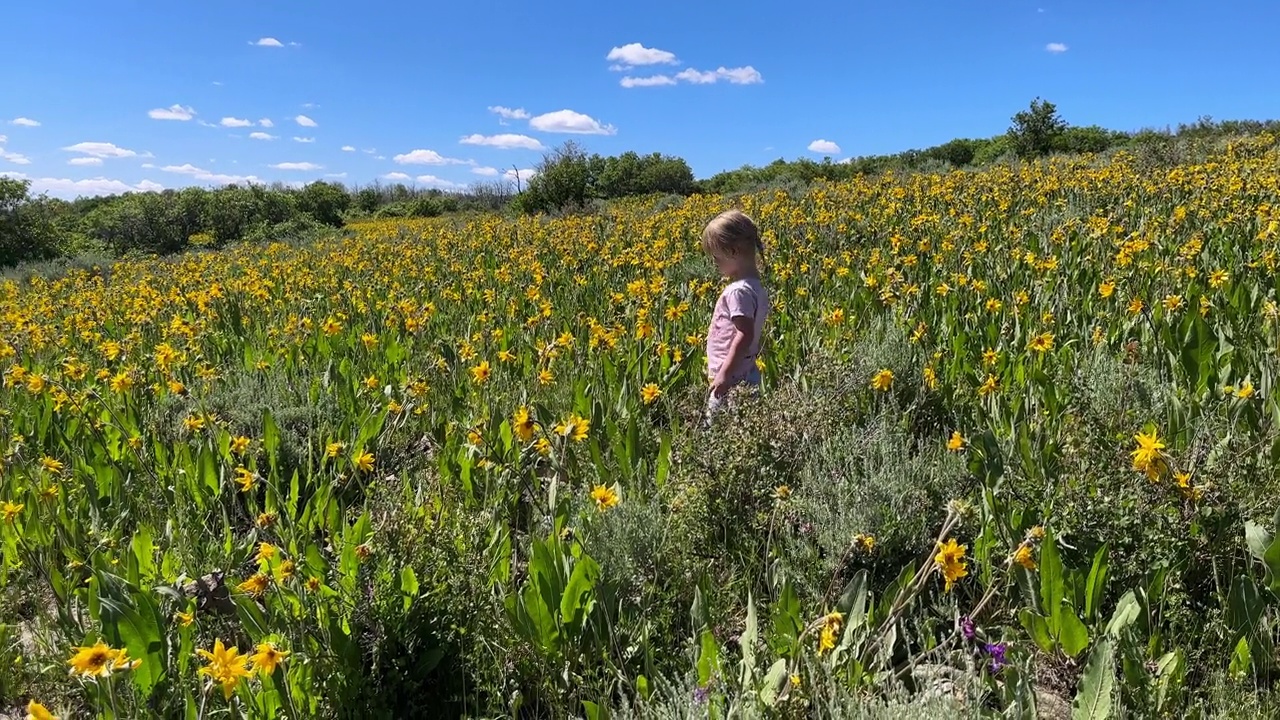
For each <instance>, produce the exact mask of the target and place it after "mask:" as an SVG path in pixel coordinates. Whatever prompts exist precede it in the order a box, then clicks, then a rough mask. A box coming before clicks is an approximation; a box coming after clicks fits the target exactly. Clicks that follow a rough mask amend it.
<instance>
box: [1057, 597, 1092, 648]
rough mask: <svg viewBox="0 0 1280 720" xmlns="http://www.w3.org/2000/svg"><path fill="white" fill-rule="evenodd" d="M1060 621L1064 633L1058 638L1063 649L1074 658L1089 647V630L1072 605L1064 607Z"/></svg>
mask: <svg viewBox="0 0 1280 720" xmlns="http://www.w3.org/2000/svg"><path fill="white" fill-rule="evenodd" d="M1059 622H1060V623H1061V626H1062V627H1061V629H1062V633H1061V635H1060V636H1059V638H1058V639H1059V641H1060V642H1061V643H1062V649H1063V650H1064V651H1065V652H1066V653H1067V655H1069V656H1070V657H1073V658H1074V657H1075V656H1077V655H1079V654H1080V653H1082V652H1084V649H1085V648H1087V647H1089V631H1088V630H1086V629H1085V627H1084V623H1082V622H1080V618H1078V617H1076V613H1075V611H1074V610H1072V609H1071V608H1070V607H1064V608H1062V612H1061V614H1060V616H1059Z"/></svg>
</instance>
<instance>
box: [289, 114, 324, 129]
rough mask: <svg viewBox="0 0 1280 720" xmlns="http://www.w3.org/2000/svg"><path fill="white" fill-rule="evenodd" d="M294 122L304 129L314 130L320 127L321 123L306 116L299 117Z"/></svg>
mask: <svg viewBox="0 0 1280 720" xmlns="http://www.w3.org/2000/svg"><path fill="white" fill-rule="evenodd" d="M293 121H294V122H296V123H298V124H299V125H301V126H302V127H309V128H312V127H319V125H320V123H317V122H316V121H315V120H312V119H311V118H309V117H307V116H306V115H299V116H298V117H296V118H294V119H293Z"/></svg>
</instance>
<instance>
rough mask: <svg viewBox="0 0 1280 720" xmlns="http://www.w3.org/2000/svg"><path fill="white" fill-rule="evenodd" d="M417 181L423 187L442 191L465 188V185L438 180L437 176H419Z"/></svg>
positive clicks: (442, 179)
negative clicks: (426, 186)
mask: <svg viewBox="0 0 1280 720" xmlns="http://www.w3.org/2000/svg"><path fill="white" fill-rule="evenodd" d="M416 179H417V181H418V182H420V183H422V184H423V185H428V186H430V187H435V188H440V189H441V190H449V189H452V188H460V187H463V185H462V184H460V183H456V182H452V181H450V180H445V179H444V178H438V177H436V176H435V175H419V176H418V177H417V178H416Z"/></svg>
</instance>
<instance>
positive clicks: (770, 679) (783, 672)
mask: <svg viewBox="0 0 1280 720" xmlns="http://www.w3.org/2000/svg"><path fill="white" fill-rule="evenodd" d="M786 685H787V661H786V660H783V659H782V658H778V660H777V661H775V662H774V663H773V665H771V666H770V667H769V672H768V673H766V674H765V676H764V683H763V684H762V686H761V688H760V702H762V703H764V705H765V707H773V706H774V705H775V704H777V702H778V696H779V695H781V694H782V690H783V688H785V687H786Z"/></svg>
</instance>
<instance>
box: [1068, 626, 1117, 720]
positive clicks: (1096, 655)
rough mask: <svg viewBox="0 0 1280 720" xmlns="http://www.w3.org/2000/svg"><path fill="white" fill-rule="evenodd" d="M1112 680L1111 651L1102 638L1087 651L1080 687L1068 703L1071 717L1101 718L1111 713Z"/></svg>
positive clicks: (1074, 719)
mask: <svg viewBox="0 0 1280 720" xmlns="http://www.w3.org/2000/svg"><path fill="white" fill-rule="evenodd" d="M1115 681H1116V662H1115V651H1114V649H1113V648H1112V646H1111V640H1110V638H1106V637H1104V638H1102V639H1101V640H1099V641H1098V644H1097V645H1095V646H1094V648H1093V652H1091V653H1089V662H1088V664H1087V665H1086V666H1085V669H1084V677H1082V678H1081V680H1080V691H1079V692H1078V693H1077V694H1076V698H1075V701H1074V702H1072V703H1071V718H1072V720H1105V719H1106V718H1109V717H1111V693H1112V690H1113V688H1114V686H1115Z"/></svg>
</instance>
